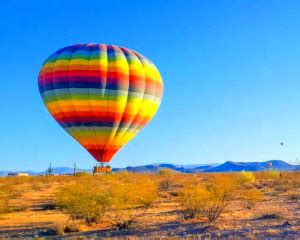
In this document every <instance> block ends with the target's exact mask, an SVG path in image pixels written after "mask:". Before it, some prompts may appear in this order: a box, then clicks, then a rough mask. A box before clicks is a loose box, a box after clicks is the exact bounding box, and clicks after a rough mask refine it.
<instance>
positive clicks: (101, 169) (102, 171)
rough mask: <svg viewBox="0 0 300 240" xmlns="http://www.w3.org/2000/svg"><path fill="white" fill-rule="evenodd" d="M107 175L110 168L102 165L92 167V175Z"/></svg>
mask: <svg viewBox="0 0 300 240" xmlns="http://www.w3.org/2000/svg"><path fill="white" fill-rule="evenodd" d="M108 173H111V166H109V165H104V164H103V163H102V164H100V165H96V166H94V169H93V175H99V174H108Z"/></svg>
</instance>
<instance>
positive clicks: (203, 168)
mask: <svg viewBox="0 0 300 240" xmlns="http://www.w3.org/2000/svg"><path fill="white" fill-rule="evenodd" d="M270 163H271V164H272V168H273V169H277V170H279V171H300V165H292V164H289V163H287V162H285V161H282V160H269V161H265V162H232V161H227V162H225V163H223V164H209V165H202V164H193V165H176V164H169V163H157V164H149V165H143V166H135V167H131V166H129V167H126V168H113V172H121V171H128V172H140V173H153V172H158V171H159V170H160V169H162V168H167V169H171V170H173V171H177V172H181V173H199V172H239V171H243V170H244V171H252V172H257V171H264V170H267V169H269V168H270V167H269V166H270ZM77 171H80V172H91V169H79V170H77ZM12 172H13V171H0V176H7V175H8V174H9V173H12ZM25 173H28V174H29V175H33V176H36V175H44V174H45V172H44V171H43V172H34V171H25ZM53 173H54V174H72V173H73V168H69V167H56V168H53Z"/></svg>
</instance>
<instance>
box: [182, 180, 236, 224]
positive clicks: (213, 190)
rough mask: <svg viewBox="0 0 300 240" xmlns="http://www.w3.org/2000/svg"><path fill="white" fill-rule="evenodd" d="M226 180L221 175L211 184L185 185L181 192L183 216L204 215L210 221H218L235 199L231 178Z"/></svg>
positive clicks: (186, 217)
mask: <svg viewBox="0 0 300 240" xmlns="http://www.w3.org/2000/svg"><path fill="white" fill-rule="evenodd" d="M224 180H225V178H224V177H220V179H218V178H217V179H215V181H212V182H210V183H209V184H205V185H198V186H185V187H184V188H183V189H182V190H181V191H180V193H179V202H180V204H181V206H182V209H183V217H184V218H185V219H188V218H195V217H197V216H202V217H205V218H207V220H208V221H209V222H214V221H216V220H217V219H218V218H219V216H220V215H221V214H222V213H223V212H224V210H225V209H226V207H227V206H228V205H229V204H230V203H231V202H232V201H233V199H234V192H235V190H236V187H235V185H234V183H233V182H232V181H231V180H229V181H224ZM227 180H228V179H227ZM221 182H222V184H221Z"/></svg>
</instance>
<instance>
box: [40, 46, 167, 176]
mask: <svg viewBox="0 0 300 240" xmlns="http://www.w3.org/2000/svg"><path fill="white" fill-rule="evenodd" d="M39 90H40V94H41V96H42V99H43V101H44V103H45V105H46V107H47V109H48V111H49V112H50V114H51V115H52V116H53V117H54V119H55V120H56V121H57V122H58V123H59V124H60V125H61V126H62V127H63V128H64V129H65V130H66V131H67V132H68V133H69V134H70V135H71V136H72V137H73V138H74V139H76V140H77V141H78V142H79V143H80V144H81V145H82V146H83V147H84V148H85V149H86V150H87V151H88V152H89V153H90V154H91V155H92V156H93V157H94V158H95V159H96V160H97V161H98V162H100V163H108V162H109V161H110V160H111V159H112V157H113V156H114V155H115V154H116V153H117V152H118V150H120V148H121V147H122V146H124V145H125V144H126V143H127V142H128V141H130V140H131V139H132V138H133V137H134V136H135V135H136V134H137V133H138V132H139V131H140V130H141V129H142V128H143V127H144V126H145V125H146V124H147V123H148V122H149V121H150V120H151V119H152V117H153V116H154V115H155V113H156V111H157V109H158V108H159V105H160V102H161V99H162V93H163V83H162V79H161V76H160V74H159V72H158V70H157V68H156V67H155V66H154V64H153V63H152V62H151V61H150V60H149V59H147V58H145V57H144V56H143V55H141V54H139V53H137V52H135V51H132V50H130V49H127V48H123V47H117V46H113V45H104V44H77V45H73V46H69V47H65V48H62V49H60V50H58V51H56V52H55V53H53V54H52V55H51V56H50V57H48V58H47V60H46V61H45V62H44V64H43V65H42V67H41V70H40V73H39ZM105 171H106V170H105Z"/></svg>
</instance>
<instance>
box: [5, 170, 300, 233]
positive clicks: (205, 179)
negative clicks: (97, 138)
mask: <svg viewBox="0 0 300 240" xmlns="http://www.w3.org/2000/svg"><path fill="white" fill-rule="evenodd" d="M0 196H1V198H0V238H1V239H4V238H19V239H20V238H39V239H42V238H54V239H55V238H56V239H60V238H70V239H84V238H108V239H111V238H128V237H130V239H135V238H153V239H160V238H173V239H177V238H187V239H189V238H191V239H210V238H212V239H216V238H217V239H224V238H225V239H300V204H299V202H300V172H278V171H276V170H269V171H265V172H257V173H252V172H240V173H226V174H225V173H211V174H208V173H206V174H204V173H199V174H181V173H176V172H172V171H170V170H165V169H162V170H161V171H160V172H159V173H155V174H154V173H153V174H138V173H112V174H108V175H101V176H89V175H87V174H83V173H78V174H77V175H76V176H48V177H46V176H38V177H5V178H0Z"/></svg>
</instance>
